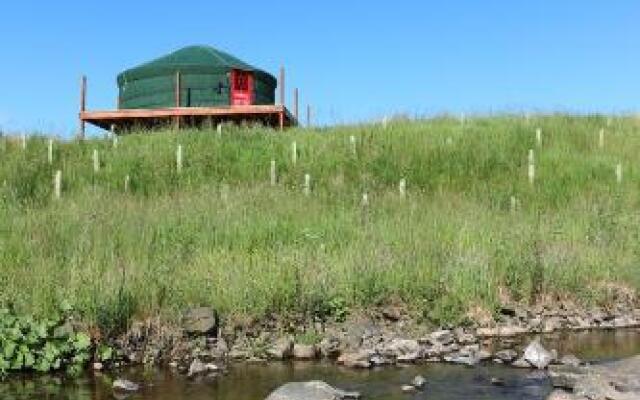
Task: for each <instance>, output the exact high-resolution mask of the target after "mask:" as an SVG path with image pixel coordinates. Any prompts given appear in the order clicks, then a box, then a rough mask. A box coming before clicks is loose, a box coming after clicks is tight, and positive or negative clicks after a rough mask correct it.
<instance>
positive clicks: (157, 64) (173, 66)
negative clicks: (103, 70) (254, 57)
mask: <svg viewBox="0 0 640 400" xmlns="http://www.w3.org/2000/svg"><path fill="white" fill-rule="evenodd" d="M231 69H240V70H244V71H253V72H256V73H257V74H260V75H263V78H265V77H266V79H268V80H270V81H271V82H272V83H273V84H274V85H275V84H276V78H275V77H273V76H272V75H271V74H269V73H267V72H264V71H262V70H260V69H258V68H256V67H254V66H252V65H250V64H247V63H245V62H244V61H242V60H240V59H238V58H236V57H234V56H232V55H231V54H229V53H225V52H224V51H220V50H218V49H215V48H213V47H211V46H189V47H184V48H182V49H180V50H177V51H174V52H173V53H170V54H167V55H165V56H162V57H160V58H156V59H155V60H152V61H149V62H147V63H144V64H142V65H139V66H137V67H134V68H131V69H128V70H126V71H124V72H122V73H121V74H120V75H118V85H122V84H123V83H125V82H127V81H132V80H136V79H144V78H150V77H154V76H159V75H166V74H175V73H176V72H177V71H180V72H184V73H189V72H191V73H207V72H220V71H229V70H231Z"/></svg>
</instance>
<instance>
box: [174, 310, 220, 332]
mask: <svg viewBox="0 0 640 400" xmlns="http://www.w3.org/2000/svg"><path fill="white" fill-rule="evenodd" d="M182 328H183V329H184V330H185V332H187V333H188V334H191V335H208V334H212V333H215V332H216V329H217V328H218V315H217V313H216V312H215V310H214V309H213V308H210V307H196V308H190V309H188V310H187V311H186V312H185V313H184V316H183V318H182Z"/></svg>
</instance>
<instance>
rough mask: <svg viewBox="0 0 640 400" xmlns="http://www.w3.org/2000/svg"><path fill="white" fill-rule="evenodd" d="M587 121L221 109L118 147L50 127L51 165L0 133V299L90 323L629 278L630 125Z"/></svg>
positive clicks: (574, 293) (596, 295) (631, 281)
mask: <svg viewBox="0 0 640 400" xmlns="http://www.w3.org/2000/svg"><path fill="white" fill-rule="evenodd" d="M604 126H605V119H604V118H602V117H598V116H591V117H573V116H566V115H554V116H544V117H538V118H533V119H531V120H530V121H529V122H526V121H525V120H524V119H523V118H520V117H517V116H496V117H484V118H475V119H471V120H469V119H468V120H467V121H466V123H465V124H464V126H461V125H460V123H459V122H458V121H456V120H453V119H448V118H436V119H430V120H423V121H395V122H392V123H390V124H389V125H388V126H387V128H386V129H384V128H383V127H382V126H379V125H361V126H345V127H336V128H328V129H322V130H314V131H307V130H297V129H292V130H289V131H287V132H285V133H277V132H274V131H271V130H268V129H261V128H235V127H225V130H224V134H223V136H222V137H221V138H219V137H218V135H217V134H216V133H215V130H214V131H181V132H180V133H174V132H170V131H166V132H155V133H148V132H147V133H140V134H134V135H129V136H126V137H123V138H121V139H120V141H119V143H118V147H117V148H113V146H112V142H111V141H109V140H100V139H95V140H89V141H85V142H82V143H57V144H56V146H55V150H54V162H53V164H52V165H49V164H48V161H47V141H46V140H45V139H44V138H32V139H30V140H29V142H28V145H27V148H26V150H23V149H22V147H21V144H20V143H14V142H12V141H7V142H6V143H5V144H4V146H2V147H0V149H4V150H2V151H1V152H0V158H1V159H2V163H0V184H2V186H1V188H0V303H7V302H11V303H13V304H14V305H15V306H16V307H18V308H19V309H22V310H23V311H25V312H31V313H36V314H42V313H47V312H49V311H51V310H53V309H54V308H55V307H56V304H57V303H58V302H59V301H61V299H66V300H69V301H71V302H72V303H73V304H75V306H76V308H77V309H78V310H79V311H80V312H82V313H83V315H84V316H85V318H86V319H87V320H89V321H92V322H95V323H98V324H100V325H101V326H103V327H107V328H108V327H110V326H109V323H108V322H105V320H108V319H109V318H110V317H112V316H114V315H117V316H119V315H121V314H123V313H124V314H125V315H126V316H127V317H128V316H131V315H138V316H144V315H150V314H156V313H162V314H164V315H166V316H168V317H172V316H176V315H178V312H179V311H180V310H181V309H183V308H184V307H186V306H189V305H194V304H205V305H212V306H214V307H216V308H218V309H219V310H221V311H222V312H223V313H225V314H230V313H244V314H250V315H255V316H260V315H264V314H265V313H268V312H289V311H304V312H316V311H317V310H319V309H322V310H324V309H327V307H329V306H330V304H333V302H335V301H336V300H340V301H341V302H346V304H347V305H348V306H367V305H371V304H376V303H379V302H383V301H385V299H387V298H389V297H390V296H393V297H395V298H401V299H403V300H404V301H406V302H407V303H409V304H411V305H413V306H415V307H416V309H419V310H421V311H422V312H423V314H424V316H425V317H426V318H428V319H431V320H434V321H437V322H456V321H459V320H460V319H461V318H462V317H463V316H464V314H465V312H466V311H467V310H468V308H469V306H470V305H482V306H484V307H486V308H487V309H493V308H494V307H495V306H496V305H497V304H498V302H499V299H498V293H504V292H507V293H508V294H509V295H510V296H511V297H512V298H514V299H515V300H518V301H523V302H531V301H536V300H538V299H540V298H542V297H544V296H549V295H559V296H563V297H569V298H572V299H574V300H577V301H581V302H584V303H587V304H594V303H602V302H605V301H607V298H606V293H605V291H604V290H603V289H602V288H603V286H604V285H605V284H611V283H612V284H617V285H623V286H625V287H629V288H631V289H633V290H635V289H637V288H638V287H639V285H640V273H639V272H638V261H639V259H640V241H639V240H638V238H639V237H640V224H639V223H640V214H639V213H638V211H637V210H638V209H639V208H638V207H639V202H640V196H639V194H640V192H639V190H638V189H640V175H639V172H638V168H637V167H636V166H635V164H636V163H637V160H638V154H639V152H640V136H639V135H638V133H639V128H640V126H639V125H638V122H637V121H636V120H634V119H633V118H616V119H613V123H612V124H611V126H610V127H608V128H606V132H607V133H606V140H605V146H604V148H603V149H600V148H599V146H598V131H599V130H600V129H601V127H604ZM538 127H540V128H541V129H542V132H543V146H542V147H541V148H539V147H537V146H536V140H535V129H536V128H538ZM351 135H354V136H355V137H356V154H355V155H354V154H353V152H352V148H351V144H350V136H351ZM5 140H6V139H5ZM293 140H295V141H296V142H297V146H298V151H299V157H298V161H297V163H296V164H295V165H293V163H292V160H291V158H292V157H291V142H292V141H293ZM178 144H180V145H182V147H183V158H184V160H183V163H184V166H183V170H182V172H181V173H180V174H178V173H177V172H176V159H175V157H176V148H177V145H178ZM94 149H97V150H98V151H99V154H100V162H101V169H100V171H99V172H98V173H97V174H95V173H94V171H93V162H92V154H93V150H94ZM529 149H534V150H535V153H536V181H535V184H534V185H530V184H529V181H528V179H527V154H528V150H529ZM272 159H273V160H276V164H277V173H278V185H277V186H276V187H271V186H270V163H271V160H272ZM619 162H621V163H622V165H623V168H624V179H623V182H622V184H617V182H616V178H615V166H616V164H617V163H619ZM58 169H60V170H62V175H63V191H62V199H60V200H55V199H54V198H53V192H52V189H53V185H52V179H53V175H54V172H55V170H58ZM307 173H308V174H310V175H311V178H312V179H311V185H312V188H311V195H310V196H304V194H303V190H302V189H303V183H304V175H305V174H307ZM126 175H129V176H130V187H129V191H128V192H125V191H124V180H125V176H126ZM402 178H405V179H406V181H407V196H406V197H401V196H400V195H399V194H398V183H399V181H400V179H402ZM363 192H367V194H368V196H369V205H368V206H367V207H363V206H362V205H361V198H362V193H363ZM511 196H515V197H516V198H517V201H518V204H519V207H518V209H517V210H515V211H513V210H511V206H510V199H511ZM123 302H124V303H125V304H123ZM314 310H315V311H314ZM101 321H102V322H101Z"/></svg>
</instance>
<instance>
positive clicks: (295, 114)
mask: <svg viewBox="0 0 640 400" xmlns="http://www.w3.org/2000/svg"><path fill="white" fill-rule="evenodd" d="M293 117H294V118H295V119H296V124H297V123H298V88H295V89H293Z"/></svg>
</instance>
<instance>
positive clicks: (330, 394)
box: [266, 381, 360, 400]
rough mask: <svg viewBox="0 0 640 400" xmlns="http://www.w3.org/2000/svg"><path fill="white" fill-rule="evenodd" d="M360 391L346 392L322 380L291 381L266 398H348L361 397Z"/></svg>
mask: <svg viewBox="0 0 640 400" xmlns="http://www.w3.org/2000/svg"><path fill="white" fill-rule="evenodd" d="M359 398H360V393H357V392H345V391H344V390H340V389H336V388H334V387H332V386H330V385H329V384H327V383H325V382H322V381H310V382H290V383H285V384H284V385H282V386H280V387H279V388H277V389H276V390H274V391H273V392H271V394H270V395H269V396H268V397H267V398H266V400H343V399H344V400H347V399H359Z"/></svg>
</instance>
